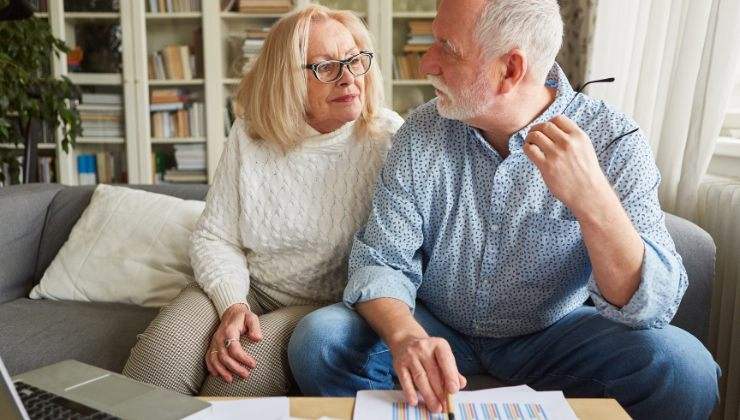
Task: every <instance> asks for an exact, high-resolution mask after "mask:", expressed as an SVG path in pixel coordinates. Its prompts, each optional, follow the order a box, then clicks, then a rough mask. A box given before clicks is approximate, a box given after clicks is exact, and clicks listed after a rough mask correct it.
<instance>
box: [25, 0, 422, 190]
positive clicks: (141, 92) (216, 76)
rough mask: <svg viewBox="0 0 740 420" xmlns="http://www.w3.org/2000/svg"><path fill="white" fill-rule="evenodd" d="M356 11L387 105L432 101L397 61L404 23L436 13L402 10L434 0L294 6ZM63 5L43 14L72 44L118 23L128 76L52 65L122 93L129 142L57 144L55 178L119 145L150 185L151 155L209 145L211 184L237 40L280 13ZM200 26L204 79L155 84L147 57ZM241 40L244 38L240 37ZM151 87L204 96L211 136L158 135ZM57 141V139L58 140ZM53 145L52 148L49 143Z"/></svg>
mask: <svg viewBox="0 0 740 420" xmlns="http://www.w3.org/2000/svg"><path fill="white" fill-rule="evenodd" d="M312 1H313V2H317V3H322V4H325V5H327V6H330V7H336V8H344V9H350V10H353V11H354V12H355V13H356V14H357V15H358V16H359V17H361V18H362V19H363V20H364V21H365V22H366V23H367V25H368V28H369V29H370V32H371V34H372V35H373V37H374V39H375V43H376V57H377V60H378V61H377V62H378V64H379V65H380V68H381V72H382V73H383V76H384V88H385V92H386V98H387V102H388V103H387V105H388V106H391V107H394V106H395V108H396V109H397V111H399V112H401V113H403V112H404V111H405V109H403V105H404V100H405V99H406V98H407V97H416V98H417V99H418V98H419V97H420V95H422V96H423V98H424V99H429V98H431V97H432V95H433V89H432V88H431V86H430V85H429V83H428V82H426V81H424V80H394V79H393V57H394V54H397V53H398V51H399V50H400V49H401V48H402V42H403V39H404V38H405V27H406V22H407V21H408V20H409V19H433V18H434V16H435V13H436V12H435V10H434V9H432V10H428V9H429V7H428V8H427V9H424V10H411V11H409V10H406V9H403V8H402V7H401V6H400V5H402V3H406V4H407V5H408V4H411V5H413V4H414V1H419V2H422V3H424V4H425V5H427V6H428V5H429V4H430V3H431V4H432V6H431V8H433V7H434V6H433V3H434V0H295V1H294V3H295V6H296V7H302V6H304V5H306V4H308V3H310V2H312ZM64 3H65V1H64V0H49V2H48V4H49V11H48V13H38V14H37V17H39V18H44V19H47V18H48V19H49V22H50V25H51V28H52V33H53V34H54V35H55V36H56V37H58V38H61V39H63V40H65V41H66V42H67V43H68V45H70V46H74V42H75V40H74V27H75V25H77V24H81V23H89V22H93V23H119V24H120V26H121V34H122V63H121V64H122V66H121V68H122V71H121V72H120V73H71V72H69V71H68V69H67V57H66V56H64V55H62V56H60V57H59V58H55V59H54V61H53V66H52V67H53V72H54V74H55V75H56V76H57V77H60V76H62V75H65V76H68V77H69V78H70V79H71V80H72V81H73V82H75V83H76V84H78V85H80V86H81V87H83V88H85V87H97V88H101V87H102V88H106V89H110V90H113V89H116V90H118V91H120V92H121V93H122V94H123V98H124V115H125V137H123V138H120V137H119V138H94V137H88V138H80V139H78V142H77V143H78V144H77V146H76V147H75V149H74V150H71V151H70V153H69V154H67V153H64V152H63V151H62V149H61V145H57V146H56V156H57V159H56V160H57V171H56V173H57V180H58V181H59V182H61V183H64V184H69V185H74V184H76V183H77V178H78V176H77V168H76V166H77V165H76V160H77V159H76V155H77V154H78V153H82V152H86V151H90V150H92V151H95V150H112V149H111V148H117V149H115V150H118V151H119V153H121V154H122V156H123V157H124V160H125V162H126V167H125V170H126V173H127V175H128V182H129V183H140V184H148V183H151V182H152V180H153V174H152V151H153V150H160V149H164V150H169V148H171V147H172V146H171V145H174V144H184V143H191V144H193V143H205V145H206V151H207V168H208V180H209V182H210V181H211V180H212V179H213V176H214V172H215V169H216V167H217V165H218V161H219V159H220V156H221V152H222V150H223V144H224V141H225V131H226V130H225V127H224V112H225V109H226V108H225V107H226V103H227V100H228V99H229V97H230V95H231V93H232V92H233V90H234V89H235V88H236V87H237V86H238V84H239V82H240V78H239V77H238V74H236V73H235V72H234V70H233V69H232V67H233V66H232V62H231V60H232V56H233V55H234V54H233V49H234V48H233V46H230V43H232V44H233V43H234V42H238V39H237V38H235V36H236V35H237V34H239V33H242V34H243V31H244V29H245V28H246V27H247V26H248V25H254V24H258V25H263V26H267V25H271V24H272V23H274V22H275V21H276V20H277V19H279V18H280V17H281V16H282V15H279V14H269V15H267V14H260V15H254V14H243V13H238V12H231V11H230V12H222V11H221V10H220V8H219V6H220V5H219V3H220V2H219V1H215V0H214V1H211V0H204V1H202V2H201V9H202V10H201V11H199V12H185V13H151V12H148V11H147V8H146V4H147V3H148V2H147V1H145V0H131V1H121V2H118V3H119V4H120V7H121V10H120V11H117V12H65V11H64ZM196 28H202V30H201V32H200V33H201V34H202V39H199V41H200V42H201V43H202V45H203V54H202V60H203V63H202V66H201V67H202V70H203V71H202V74H197V75H194V77H197V78H195V79H193V80H149V74H148V63H147V59H148V55H149V54H151V53H153V52H155V51H157V50H159V49H161V48H163V47H164V46H166V45H169V44H179V45H187V44H191V43H192V41H193V33H194V31H195V30H196ZM242 36H243V35H242ZM153 88H182V89H185V90H188V91H191V92H192V91H197V92H202V97H203V102H204V104H205V121H204V127H205V136H203V137H194V138H166V139H164V138H152V136H151V132H152V130H151V121H150V119H151V114H150V111H149V98H150V91H151V89H153ZM57 137H59V136H57ZM44 147H47V148H48V147H49V146H44Z"/></svg>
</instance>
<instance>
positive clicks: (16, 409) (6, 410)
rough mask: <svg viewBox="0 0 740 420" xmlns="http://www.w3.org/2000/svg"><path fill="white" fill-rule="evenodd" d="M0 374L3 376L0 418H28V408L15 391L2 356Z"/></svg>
mask: <svg viewBox="0 0 740 420" xmlns="http://www.w3.org/2000/svg"><path fill="white" fill-rule="evenodd" d="M0 375H1V376H2V377H3V378H2V382H1V383H0V419H8V420H28V414H26V409H25V408H23V404H22V403H21V399H20V397H19V396H18V393H17V392H15V386H14V385H13V381H12V380H11V379H10V375H9V374H8V370H7V369H5V364H4V363H3V359H2V358H0Z"/></svg>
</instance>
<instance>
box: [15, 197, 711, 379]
mask: <svg viewBox="0 0 740 420" xmlns="http://www.w3.org/2000/svg"><path fill="white" fill-rule="evenodd" d="M131 187H132V188H140V189H144V190H147V191H153V192H157V193H162V194H169V195H173V196H176V197H181V198H184V199H195V200H203V199H205V194H206V192H207V186H204V185H167V186H131ZM93 190H94V187H64V186H61V185H54V184H32V185H23V186H11V187H6V188H0V356H1V357H2V358H3V361H4V362H5V364H6V365H7V367H8V369H9V371H10V373H11V375H13V374H18V373H20V372H23V371H26V370H30V369H34V368H37V367H40V366H43V365H46V364H50V363H54V362H57V361H60V360H64V359H77V360H79V361H82V362H86V363H90V364H92V365H96V366H100V367H102V368H106V369H110V370H113V371H116V372H120V371H121V370H122V368H123V365H124V363H125V361H126V358H127V357H128V353H129V350H130V349H131V347H132V346H133V345H134V343H135V341H136V334H138V333H140V332H142V331H143V330H144V329H145V328H146V326H147V325H148V323H149V322H150V321H151V320H152V318H153V317H154V316H155V315H156V314H157V310H156V309H149V308H141V307H135V306H129V305H121V304H106V303H81V302H61V301H49V300H31V299H28V298H27V296H28V293H29V291H30V290H31V288H32V287H33V285H35V284H36V283H37V282H38V281H39V279H40V278H41V276H42V275H43V274H44V271H45V270H46V268H47V267H48V266H49V264H50V263H51V261H52V260H53V258H54V256H55V255H56V254H57V252H58V251H59V249H60V248H61V246H62V245H63V244H64V242H65V241H66V240H67V237H68V236H69V232H70V230H71V229H72V227H73V226H74V224H75V222H76V221H77V219H78V218H79V217H80V215H81V214H82V212H83V210H84V209H85V207H86V206H87V205H88V204H89V202H90V198H91V196H92V192H93ZM666 223H667V226H668V230H669V231H670V233H671V235H672V236H673V239H674V241H675V242H676V246H677V248H678V252H679V253H680V254H681V256H682V257H683V260H684V264H685V266H686V269H687V271H688V274H689V288H688V291H687V292H686V295H685V296H684V298H683V301H682V302H681V306H680V308H679V311H678V314H677V315H676V317H675V318H674V320H673V324H674V325H677V326H679V327H681V328H683V329H685V330H687V331H689V332H691V333H692V334H694V335H695V336H696V337H698V338H699V339H700V340H701V341H702V342H704V343H705V344H706V339H707V329H708V324H709V304H710V303H709V302H710V297H711V293H712V280H713V277H714V258H715V247H714V242H713V241H712V238H711V237H710V236H709V235H708V234H707V233H706V232H705V231H703V230H702V229H701V228H699V227H697V226H696V225H694V224H692V223H690V222H688V221H686V220H683V219H680V218H678V217H675V216H672V215H666ZM100 275H102V276H104V275H105V273H100ZM484 385H491V382H490V378H489V379H485V378H484V377H479V378H471V387H474V388H477V387H480V386H484Z"/></svg>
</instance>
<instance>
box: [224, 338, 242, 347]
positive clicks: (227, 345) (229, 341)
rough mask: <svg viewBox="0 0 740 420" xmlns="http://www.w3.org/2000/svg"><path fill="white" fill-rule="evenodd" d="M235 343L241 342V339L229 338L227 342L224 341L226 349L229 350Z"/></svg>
mask: <svg viewBox="0 0 740 420" xmlns="http://www.w3.org/2000/svg"><path fill="white" fill-rule="evenodd" d="M234 341H239V339H238V338H227V339H226V340H224V347H226V348H227V349H228V348H229V346H230V345H231V343H233V342H234Z"/></svg>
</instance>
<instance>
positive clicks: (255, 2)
mask: <svg viewBox="0 0 740 420" xmlns="http://www.w3.org/2000/svg"><path fill="white" fill-rule="evenodd" d="M292 9H293V1H292V0H239V12H241V13H256V14H280V13H287V12H289V11H291V10H292Z"/></svg>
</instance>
